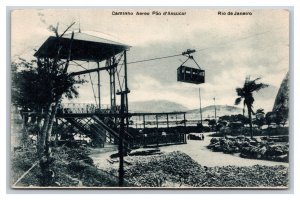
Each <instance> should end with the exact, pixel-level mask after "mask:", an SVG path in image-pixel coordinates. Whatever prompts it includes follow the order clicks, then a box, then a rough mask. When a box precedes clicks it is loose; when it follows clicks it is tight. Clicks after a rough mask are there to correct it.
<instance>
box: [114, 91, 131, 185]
mask: <svg viewBox="0 0 300 200" xmlns="http://www.w3.org/2000/svg"><path fill="white" fill-rule="evenodd" d="M129 92H130V91H129V90H126V91H121V92H118V93H117V95H121V110H120V114H119V116H120V131H119V186H120V187H122V186H123V185H124V144H123V140H124V133H125V123H124V121H125V119H126V118H127V117H128V113H127V112H125V110H126V108H125V100H126V96H127V94H128V93H129Z"/></svg>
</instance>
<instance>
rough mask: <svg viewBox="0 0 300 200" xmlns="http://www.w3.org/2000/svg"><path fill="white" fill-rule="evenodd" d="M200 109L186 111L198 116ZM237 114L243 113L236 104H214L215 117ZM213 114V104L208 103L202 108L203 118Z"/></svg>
mask: <svg viewBox="0 0 300 200" xmlns="http://www.w3.org/2000/svg"><path fill="white" fill-rule="evenodd" d="M199 113H200V111H199V109H193V110H189V111H187V114H188V115H195V117H196V116H198V118H199V115H200V114H199ZM237 114H243V110H242V109H241V108H238V107H236V106H228V105H216V115H217V117H220V116H224V115H237ZM214 116H215V106H214V105H210V106H206V107H204V108H202V117H203V118H204V119H205V118H211V117H214Z"/></svg>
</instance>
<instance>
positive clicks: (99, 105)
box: [97, 61, 101, 111]
mask: <svg viewBox="0 0 300 200" xmlns="http://www.w3.org/2000/svg"><path fill="white" fill-rule="evenodd" d="M97 67H98V69H99V68H100V66H99V61H97ZM97 74H98V107H99V111H100V109H101V97H100V70H98V72H97Z"/></svg>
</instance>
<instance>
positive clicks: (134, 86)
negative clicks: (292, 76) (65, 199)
mask: <svg viewBox="0 0 300 200" xmlns="http://www.w3.org/2000/svg"><path fill="white" fill-rule="evenodd" d="M113 11H115V12H118V11H126V12H128V11H131V12H133V13H134V15H132V16H124V15H123V16H122V15H112V12H113ZM137 11H139V12H150V15H149V16H137V15H136V14H135V13H136V12H137ZM152 11H159V12H161V13H163V12H164V11H180V12H185V15H180V16H167V15H166V16H165V15H151V13H152ZM218 11H221V12H225V13H226V15H218ZM229 11H231V12H233V13H234V12H236V11H238V12H251V13H252V15H244V16H234V15H227V13H228V12H229ZM57 22H59V28H60V31H63V30H64V29H65V28H66V27H67V26H68V25H70V24H71V23H72V22H76V24H75V25H74V26H73V27H72V30H77V29H78V28H79V26H80V29H81V30H82V31H83V32H87V33H93V34H96V35H98V36H100V37H103V38H107V39H111V40H114V41H118V42H122V43H124V44H128V45H130V46H131V48H130V50H129V52H128V53H127V59H128V62H129V63H130V62H133V61H138V60H144V59H149V58H155V57H163V56H169V55H177V54H181V53H182V52H183V51H185V50H186V49H196V50H197V52H196V53H195V54H193V56H194V58H195V60H196V61H197V63H198V64H199V65H200V67H201V68H202V69H204V70H205V72H206V82H205V83H204V84H200V85H195V84H188V83H182V82H177V75H176V73H177V72H176V70H177V68H178V67H179V66H180V65H181V63H182V62H183V61H184V60H185V59H186V58H185V57H184V56H178V57H173V58H168V59H161V60H155V61H149V62H141V63H136V64H129V65H128V86H129V89H130V90H131V93H130V94H129V96H128V98H129V102H134V101H147V100H169V101H173V102H176V103H180V104H182V105H184V106H186V107H187V108H189V109H194V108H198V107H199V94H198V90H199V88H200V89H201V100H202V106H203V107H205V106H208V105H212V104H213V98H214V97H215V99H216V104H218V105H234V100H235V98H236V97H237V96H236V91H235V89H236V88H237V87H242V85H243V83H244V81H245V78H246V77H247V76H250V77H251V78H252V79H254V78H257V77H261V80H260V81H261V82H263V83H266V84H268V85H269V87H268V88H266V89H263V90H262V91H261V92H259V93H257V94H255V99H256V100H255V102H254V110H256V109H258V108H263V109H265V111H270V110H271V109H272V107H273V103H274V100H275V97H276V94H277V90H278V88H279V87H280V83H281V81H282V80H283V78H284V76H285V75H286V73H287V72H288V70H289V12H288V11H287V10H282V9H277V10H276V9H268V10H265V9H256V10H254V9H247V8H244V9H236V8H233V9H201V8H189V9H188V8H186V9H175V8H172V9H158V8H151V9H149V8H147V9H146V8H136V9H98V8H97V9H96V8H95V9H80V10H78V9H77V10H76V9H69V10H66V9H52V10H49V9H48V10H43V9H42V10H33V9H31V10H30V9H26V10H15V11H13V12H12V13H11V56H12V60H16V59H17V58H18V57H23V58H26V59H29V58H30V57H32V54H33V53H34V51H33V49H38V48H39V46H41V45H42V43H43V42H44V41H45V40H46V39H47V37H49V36H50V35H53V33H51V32H50V31H49V30H48V27H49V25H56V24H57ZM187 64H188V65H190V66H192V67H194V66H195V65H194V64H193V63H192V62H188V63H187ZM94 66H95V63H89V64H87V66H86V67H88V68H93V67H94ZM71 70H73V71H77V70H80V69H78V68H76V67H75V66H73V68H72V69H71ZM91 76H92V77H91V78H92V82H93V83H94V84H95V83H96V74H92V75H91ZM87 79H88V80H89V83H86V84H85V85H84V86H81V88H80V89H79V93H80V97H79V98H78V99H76V100H73V101H72V102H80V103H83V102H85V103H94V102H95V100H94V95H93V92H92V87H91V81H90V79H89V77H87ZM108 86H109V82H108V74H105V73H101V97H102V102H101V103H103V104H108V103H109V90H108ZM95 89H96V88H95ZM64 101H65V102H67V100H64ZM117 102H118V100H117Z"/></svg>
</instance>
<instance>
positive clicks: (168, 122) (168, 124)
mask: <svg viewBox="0 0 300 200" xmlns="http://www.w3.org/2000/svg"><path fill="white" fill-rule="evenodd" d="M167 128H169V114H168V113H167Z"/></svg>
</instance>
